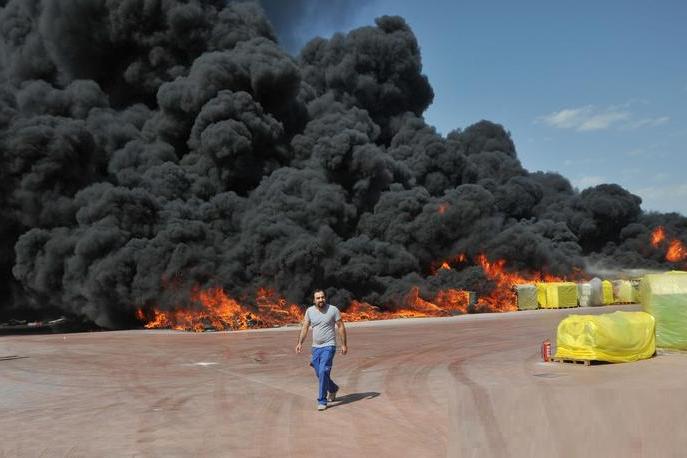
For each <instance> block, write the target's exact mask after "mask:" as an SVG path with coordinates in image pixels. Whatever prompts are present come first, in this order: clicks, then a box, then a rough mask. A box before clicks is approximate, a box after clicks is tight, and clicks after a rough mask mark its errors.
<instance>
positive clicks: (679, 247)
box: [666, 239, 687, 262]
mask: <svg viewBox="0 0 687 458" xmlns="http://www.w3.org/2000/svg"><path fill="white" fill-rule="evenodd" d="M685 258H687V250H685V246H684V245H683V244H682V242H680V241H679V240H678V239H673V240H671V241H670V245H668V251H667V252H666V259H667V260H668V261H670V262H680V261H684V260H685Z"/></svg>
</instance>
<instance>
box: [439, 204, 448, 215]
mask: <svg viewBox="0 0 687 458" xmlns="http://www.w3.org/2000/svg"><path fill="white" fill-rule="evenodd" d="M448 206H449V204H448V202H441V203H440V204H439V208H437V211H438V212H439V214H440V215H443V214H444V213H446V210H448Z"/></svg>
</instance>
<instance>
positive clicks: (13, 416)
mask: <svg viewBox="0 0 687 458" xmlns="http://www.w3.org/2000/svg"><path fill="white" fill-rule="evenodd" d="M638 309H639V306H637V305H624V306H610V307H599V308H594V309H589V308H585V309H566V310H537V311H531V312H530V311H524V312H518V313H503V314H481V315H465V316H456V317H450V318H427V319H416V320H391V321H381V322H366V323H352V324H350V325H349V344H350V345H349V346H350V354H349V355H347V356H341V355H338V356H337V357H336V359H335V367H334V371H333V376H334V378H335V380H337V382H338V383H339V384H340V385H341V387H342V388H341V390H342V393H341V396H340V398H341V400H340V401H337V402H336V403H334V404H333V405H332V406H331V407H330V408H329V409H328V410H326V411H325V412H317V411H316V410H315V379H314V375H313V373H312V370H311V369H310V368H309V367H308V366H307V355H305V354H301V355H296V354H295V353H294V352H293V346H294V343H295V340H296V333H297V328H280V329H274V330H259V331H246V332H229V333H210V334H207V333H201V334H196V333H183V332H175V331H159V330H150V331H120V332H102V333H82V334H68V335H40V336H5V337H1V338H0V356H1V357H2V358H0V365H2V366H1V368H2V370H0V408H1V409H2V412H3V415H2V416H0V456H5V455H6V456H38V455H45V456H70V455H74V456H83V455H86V456H126V455H144V456H150V455H155V456H162V455H172V456H291V455H293V456H311V455H314V454H315V453H317V452H319V451H320V450H321V445H318V443H316V442H315V441H313V440H312V438H313V437H327V438H328V440H327V444H328V445H327V453H328V455H331V456H446V455H448V456H535V457H536V456H542V457H543V456H547V457H548V456H680V455H682V452H683V451H684V450H685V449H686V448H687V433H686V432H685V431H684V429H681V428H679V427H677V426H676V425H679V424H680V423H681V421H682V419H683V418H684V412H685V411H686V410H687V394H686V393H685V390H684V386H685V383H686V382H687V375H685V374H687V355H684V354H680V353H670V354H661V353H659V355H658V356H656V357H654V358H651V359H649V360H644V361H640V362H636V363H626V364H605V365H594V366H590V367H584V366H580V365H565V364H559V363H543V362H541V361H540V358H539V344H540V343H541V341H542V340H543V339H545V338H554V337H555V332H556V325H557V324H558V322H559V321H560V320H561V319H562V318H563V317H565V316H566V315H568V314H571V313H585V314H595V313H608V312H612V311H615V310H638Z"/></svg>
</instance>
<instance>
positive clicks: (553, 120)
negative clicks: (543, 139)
mask: <svg viewBox="0 0 687 458" xmlns="http://www.w3.org/2000/svg"><path fill="white" fill-rule="evenodd" d="M633 104H634V103H633V102H628V103H625V104H623V105H621V106H609V107H605V108H603V107H596V106H594V105H586V106H583V107H579V108H564V109H562V110H560V111H555V112H553V113H549V114H548V115H544V116H539V117H538V118H537V119H536V120H535V122H537V123H543V124H546V125H549V126H551V127H556V128H558V129H574V130H577V131H579V132H585V131H593V130H606V129H610V128H612V127H617V128H620V129H638V128H640V127H656V126H660V125H661V124H665V123H667V122H668V121H670V118H669V117H668V116H660V117H653V118H652V117H648V118H642V119H635V117H634V115H633V114H632V112H630V111H629V110H628V109H627V108H629V107H630V105H633Z"/></svg>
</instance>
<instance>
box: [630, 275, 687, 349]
mask: <svg viewBox="0 0 687 458" xmlns="http://www.w3.org/2000/svg"><path fill="white" fill-rule="evenodd" d="M640 289H641V299H642V310H644V311H645V312H647V313H650V314H651V315H652V316H653V317H654V318H655V319H656V345H657V346H658V347H662V348H674V349H678V350H687V272H668V273H664V274H649V275H645V276H644V278H642V282H641V286H640Z"/></svg>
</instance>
